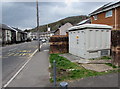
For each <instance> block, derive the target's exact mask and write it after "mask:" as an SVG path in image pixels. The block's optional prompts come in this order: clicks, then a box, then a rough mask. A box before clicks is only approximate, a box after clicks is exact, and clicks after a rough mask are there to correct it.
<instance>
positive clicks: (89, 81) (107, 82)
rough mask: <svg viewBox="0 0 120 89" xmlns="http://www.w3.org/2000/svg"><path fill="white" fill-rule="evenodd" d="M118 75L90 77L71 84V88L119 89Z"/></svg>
mask: <svg viewBox="0 0 120 89" xmlns="http://www.w3.org/2000/svg"><path fill="white" fill-rule="evenodd" d="M119 76H120V74H119V75H118V73H112V74H107V75H102V76H95V77H89V78H85V79H79V80H77V81H73V82H69V87H118V86H119V85H120V84H119Z"/></svg>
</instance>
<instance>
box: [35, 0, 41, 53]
mask: <svg viewBox="0 0 120 89" xmlns="http://www.w3.org/2000/svg"><path fill="white" fill-rule="evenodd" d="M36 9H37V32H38V33H37V35H38V51H40V41H39V40H40V30H39V29H38V27H39V11H38V10H39V9H38V0H36Z"/></svg>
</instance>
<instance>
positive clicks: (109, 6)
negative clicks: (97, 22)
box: [89, 0, 120, 16]
mask: <svg viewBox="0 0 120 89" xmlns="http://www.w3.org/2000/svg"><path fill="white" fill-rule="evenodd" d="M119 6H120V0H116V1H114V2H109V3H107V4H105V5H103V6H102V7H100V8H98V9H97V10H95V11H93V12H92V13H90V14H89V16H92V15H96V14H99V13H101V12H104V11H107V10H110V9H113V8H116V7H119Z"/></svg>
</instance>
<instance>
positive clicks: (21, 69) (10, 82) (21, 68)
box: [3, 45, 42, 88]
mask: <svg viewBox="0 0 120 89" xmlns="http://www.w3.org/2000/svg"><path fill="white" fill-rule="evenodd" d="M41 47H42V45H40V48H41ZM37 51H38V49H36V50H35V51H34V53H33V54H32V55H31V56H30V57H29V59H28V60H27V62H26V63H24V64H23V66H22V67H21V68H20V69H19V70H18V71H17V73H15V75H14V76H13V77H12V78H11V79H10V80H9V81H8V82H7V83H6V84H5V85H4V86H3V87H4V88H5V87H7V86H8V85H9V84H10V83H11V82H12V81H13V80H14V79H15V77H16V76H17V75H18V74H19V73H20V72H21V71H22V70H23V69H24V67H25V66H26V65H27V64H28V63H29V61H30V60H31V58H32V56H33V55H34V54H35V53H36V52H37Z"/></svg>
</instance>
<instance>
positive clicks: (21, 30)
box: [12, 27, 25, 33]
mask: <svg viewBox="0 0 120 89" xmlns="http://www.w3.org/2000/svg"><path fill="white" fill-rule="evenodd" d="M12 28H13V29H14V30H16V31H18V32H21V33H25V32H23V31H22V30H20V29H18V28H14V27H12Z"/></svg>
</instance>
